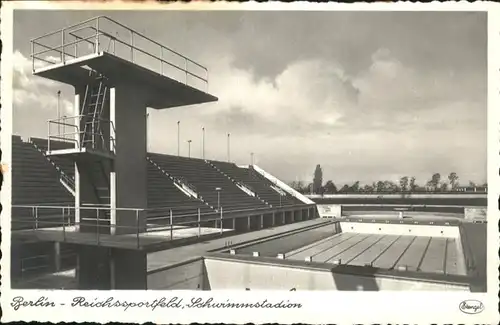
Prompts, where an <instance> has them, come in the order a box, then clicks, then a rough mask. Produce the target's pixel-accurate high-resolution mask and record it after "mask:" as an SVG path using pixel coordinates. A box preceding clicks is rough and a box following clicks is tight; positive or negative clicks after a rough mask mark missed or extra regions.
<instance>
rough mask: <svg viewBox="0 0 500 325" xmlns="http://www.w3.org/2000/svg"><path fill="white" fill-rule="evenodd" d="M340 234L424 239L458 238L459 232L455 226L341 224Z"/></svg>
mask: <svg viewBox="0 0 500 325" xmlns="http://www.w3.org/2000/svg"><path fill="white" fill-rule="evenodd" d="M340 227H341V229H342V232H345V233H347V232H354V233H359V234H383V235H397V236H400V235H408V236H426V237H444V238H459V237H460V232H459V229H458V227H456V226H432V225H409V224H383V223H364V222H341V223H340Z"/></svg>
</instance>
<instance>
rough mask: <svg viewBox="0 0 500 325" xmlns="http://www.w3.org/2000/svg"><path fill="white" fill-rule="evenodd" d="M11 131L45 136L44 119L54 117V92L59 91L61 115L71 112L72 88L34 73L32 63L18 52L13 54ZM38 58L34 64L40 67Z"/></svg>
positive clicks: (55, 104)
mask: <svg viewBox="0 0 500 325" xmlns="http://www.w3.org/2000/svg"><path fill="white" fill-rule="evenodd" d="M12 62H13V65H12V69H13V108H14V111H13V115H14V121H13V131H14V133H16V134H20V135H26V136H36V137H46V136H47V120H48V119H54V118H57V104H58V103H57V101H58V100H57V91H58V90H61V91H62V96H61V100H60V105H61V106H60V108H61V112H60V114H61V115H72V114H73V103H72V101H71V100H69V99H68V98H69V95H70V94H72V88H71V87H69V86H67V85H61V84H59V83H56V82H54V81H52V80H49V79H45V78H41V77H37V76H34V75H33V74H32V68H33V66H32V62H31V60H30V59H29V58H28V57H26V56H24V55H23V54H22V53H20V52H19V51H15V52H14V55H13V61H12ZM41 66H42V63H41V62H40V61H38V62H35V67H41Z"/></svg>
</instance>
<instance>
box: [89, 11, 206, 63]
mask: <svg viewBox="0 0 500 325" xmlns="http://www.w3.org/2000/svg"><path fill="white" fill-rule="evenodd" d="M96 19H97V20H99V19H107V20H109V21H111V22H113V23H115V24H117V25H118V26H121V27H123V28H125V29H127V30H129V31H131V32H133V33H134V34H136V35H139V36H141V37H143V38H145V39H147V40H148V41H150V42H152V43H154V44H156V45H158V46H160V47H162V48H164V49H166V50H168V51H170V52H172V53H174V54H176V55H178V56H180V57H181V58H183V59H185V60H187V61H189V62H191V63H193V64H195V65H197V66H198V67H200V68H202V69H204V70H205V71H208V69H207V68H205V67H204V66H202V65H201V64H199V63H197V62H195V61H193V60H191V59H190V58H188V57H186V56H184V55H182V54H180V53H178V52H177V51H174V50H172V49H171V48H169V47H166V46H164V45H162V44H160V43H158V42H156V41H154V40H152V39H150V38H149V37H147V36H145V35H143V34H142V33H139V32H136V31H134V30H133V29H131V28H130V27H127V26H125V25H123V24H121V23H119V22H117V21H116V20H113V19H111V18H109V17H106V16H99V17H97V18H96Z"/></svg>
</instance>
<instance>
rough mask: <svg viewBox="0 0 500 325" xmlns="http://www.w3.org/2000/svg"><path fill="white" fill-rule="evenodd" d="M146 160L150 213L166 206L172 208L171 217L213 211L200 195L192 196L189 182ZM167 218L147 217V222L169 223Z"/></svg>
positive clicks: (193, 190)
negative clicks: (185, 187) (185, 182)
mask: <svg viewBox="0 0 500 325" xmlns="http://www.w3.org/2000/svg"><path fill="white" fill-rule="evenodd" d="M147 160H148V162H149V163H148V173H147V174H148V209H152V210H153V211H152V213H151V215H154V214H155V213H154V210H155V209H158V210H161V209H163V208H168V209H171V210H172V215H173V217H176V218H178V217H182V216H183V215H193V214H197V213H198V209H199V210H200V213H201V214H207V213H212V212H215V210H214V208H213V207H212V206H210V205H209V204H208V203H207V202H206V201H205V200H204V199H203V197H201V196H193V195H192V194H194V193H193V192H195V191H196V189H193V187H192V186H190V185H189V184H184V183H182V182H181V181H180V180H177V179H175V178H174V177H173V176H171V175H170V174H168V172H166V171H165V170H163V169H162V168H161V166H159V165H158V164H156V163H155V162H154V161H152V160H151V159H150V158H149V157H148V158H147ZM183 185H184V186H190V187H191V189H192V191H191V192H190V191H188V190H185V189H184V187H183ZM169 222H170V221H169V220H168V218H165V217H162V216H158V217H154V216H150V217H148V223H152V224H163V223H169Z"/></svg>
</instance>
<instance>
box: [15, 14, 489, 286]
mask: <svg viewBox="0 0 500 325" xmlns="http://www.w3.org/2000/svg"><path fill="white" fill-rule="evenodd" d="M114 28H115V29H116V28H119V29H125V30H126V31H127V33H125V34H129V33H130V35H132V37H131V39H132V41H131V40H130V39H124V38H123V36H121V37H122V38H120V36H119V35H123V33H120V34H119V33H117V32H116V30H114ZM134 38H135V39H136V40H137V39H142V41H144V43H145V44H150V45H152V47H150V48H144V47H138V45H137V44H141V43H139V42H135V43H134V42H133V39H134ZM50 39H51V40H52V41H49V40H50ZM61 42H62V43H61ZM116 44H122V45H124V46H125V50H124V51H120V48H119V47H118V46H115V45H116ZM31 45H32V46H31V48H32V58H33V73H34V75H36V76H38V77H43V78H47V79H50V80H54V81H57V82H62V83H66V84H69V85H72V86H74V89H75V107H74V112H73V113H74V114H73V116H66V117H61V118H58V119H54V120H51V121H49V128H48V129H49V132H48V135H47V138H27V139H25V138H21V137H20V136H13V137H12V157H13V158H12V177H13V179H12V180H13V181H12V218H11V222H12V226H11V227H12V238H11V240H12V245H11V248H12V251H11V256H12V258H11V261H12V263H11V267H12V268H11V278H12V285H13V287H16V288H59V289H60V288H68V289H101V290H109V289H142V290H143V289H194V290H211V289H227V288H230V289H242V290H244V289H248V290H253V289H262V288H267V289H287V290H289V289H290V288H299V289H306V290H332V289H333V290H386V289H389V290H418V289H424V290H425V289H429V288H431V289H433V290H434V289H435V290H447V289H450V288H451V289H454V290H455V289H457V290H476V287H479V288H480V289H478V290H484V289H482V288H484V286H485V272H486V271H485V269H486V267H485V258H484V255H485V254H483V255H482V257H481V253H477V251H479V252H481V250H482V249H483V248H484V249H485V247H486V246H485V245H483V244H482V242H478V241H472V242H469V241H470V237H471V234H472V235H473V236H472V237H476V236H477V235H478V234H479V236H480V237H481V238H482V239H485V237H486V236H485V232H481V231H483V230H484V229H485V227H484V226H485V224H474V223H472V221H473V220H472V219H474V218H475V217H471V218H465V215H467V213H468V212H467V211H468V210H466V208H465V207H464V204H463V203H461V202H460V200H458V202H457V200H456V199H455V200H451V201H446V202H444V203H443V205H445V206H446V207H447V209H448V210H447V213H448V214H447V215H446V216H444V217H443V216H442V215H436V214H435V212H434V211H428V210H426V208H424V209H422V210H418V209H417V210H414V211H412V212H414V214H413V215H412V216H411V218H410V219H409V220H406V219H404V220H400V219H398V218H395V216H394V212H395V211H394V210H391V211H389V212H388V211H387V210H384V209H382V210H381V211H379V212H381V213H379V214H378V215H377V216H376V217H375V216H374V214H375V213H374V210H377V209H376V208H373V206H372V207H370V208H368V209H366V211H368V212H369V213H368V214H367V213H360V212H359V209H358V210H356V209H353V208H352V204H354V205H357V206H358V207H359V206H364V205H365V204H366V203H370V204H372V205H373V204H375V205H377V204H387V202H389V203H391V202H392V201H388V200H386V199H384V198H375V199H374V198H362V200H361V201H359V200H354V201H352V200H351V198H349V197H348V196H347V197H343V198H342V199H340V200H337V201H335V202H330V203H329V204H332V205H333V206H335V208H334V210H335V211H337V212H338V213H337V215H336V217H338V218H337V219H334V218H331V216H329V215H323V214H322V213H321V211H319V212H318V210H317V204H316V203H318V204H319V205H322V204H321V203H325V202H315V200H317V199H316V198H308V197H306V196H304V195H302V194H300V193H298V192H296V191H295V190H293V189H292V188H290V187H289V186H287V185H286V184H285V183H283V182H282V181H280V180H279V179H277V178H276V177H274V176H273V175H271V174H270V173H268V172H266V171H265V170H263V169H262V168H261V167H259V166H256V165H251V166H238V165H236V164H233V163H230V162H222V161H217V160H205V159H196V158H190V157H181V156H175V155H169V154H164V153H151V152H147V147H146V132H147V123H146V107H148V108H153V109H158V110H164V109H168V108H171V107H181V106H186V105H197V104H203V103H208V102H214V101H217V98H216V97H215V96H213V95H211V94H209V93H208V92H207V89H208V70H207V69H206V68H205V67H203V66H201V65H200V64H198V63H196V62H194V61H193V60H191V59H189V58H187V57H185V56H183V55H181V54H179V53H177V52H175V51H173V50H171V49H169V48H167V47H165V46H163V45H161V44H159V43H157V42H156V41H153V40H151V39H149V38H148V37H146V36H144V35H143V34H141V33H138V32H136V31H134V30H132V29H130V28H128V27H126V26H124V25H122V24H120V23H118V22H116V21H114V20H112V19H110V18H107V17H103V16H100V17H96V18H93V19H90V20H87V21H84V22H81V23H78V24H76V25H73V26H69V27H65V28H63V29H61V30H58V31H56V32H53V33H49V34H45V35H43V36H40V37H37V38H35V39H33V40H32V41H31ZM79 45H80V46H79ZM158 47H159V48H160V52H159V53H157V52H154V51H153V50H151V49H152V48H156V49H158ZM50 51H52V52H55V53H56V54H55V55H53V53H49V52H50ZM155 51H156V50H155ZM140 53H142V54H144V53H146V54H148V55H149V56H150V60H149V61H141V59H140V56H139V55H138V54H140ZM164 53H169V54H170V55H173V56H174V57H176V58H177V59H179V60H180V61H181V62H182V64H180V65H177V64H175V63H173V62H171V61H166V60H165V59H164V58H165V56H164ZM49 54H52V55H51V56H50V59H49V58H48V57H47V56H48V55H49ZM54 57H56V58H59V59H58V60H57V61H51V60H53V58H54ZM35 62H37V64H36V65H35ZM40 64H41V65H40ZM181 67H183V68H181ZM200 84H201V85H200ZM54 130H55V131H54ZM131 167H133V170H131ZM427 199H428V198H426V199H424V200H423V201H422V202H423V203H424V205H425V204H426V202H428V201H427ZM408 202H409V201H407V198H398V199H397V200H396V201H394V202H393V203H396V204H397V205H398V207H397V208H400V207H399V206H402V207H403V208H405V209H408V208H412V203H410V204H408ZM350 206H351V208H350ZM408 206H409V207H408ZM464 209H465V210H464ZM366 211H365V212H366ZM407 213H409V212H407ZM469 214H470V213H469ZM396 215H397V214H396ZM471 215H472V214H471ZM320 216H321V217H322V218H319V217H320ZM469 219H470V220H469ZM467 222H469V223H470V224H469V223H467ZM422 227H423V228H422ZM477 227H482V228H481V229H480V231H477V230H478V228H477ZM422 229H424V230H422ZM471 229H473V230H471ZM426 231H427V233H425V232H426ZM410 233H411V235H410ZM391 247H392V248H391ZM484 249H483V250H484ZM478 256H479V257H478ZM379 257H380V259H378V258H379ZM377 259H378V260H377ZM445 266H446V268H445ZM473 288H474V289H473Z"/></svg>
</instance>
